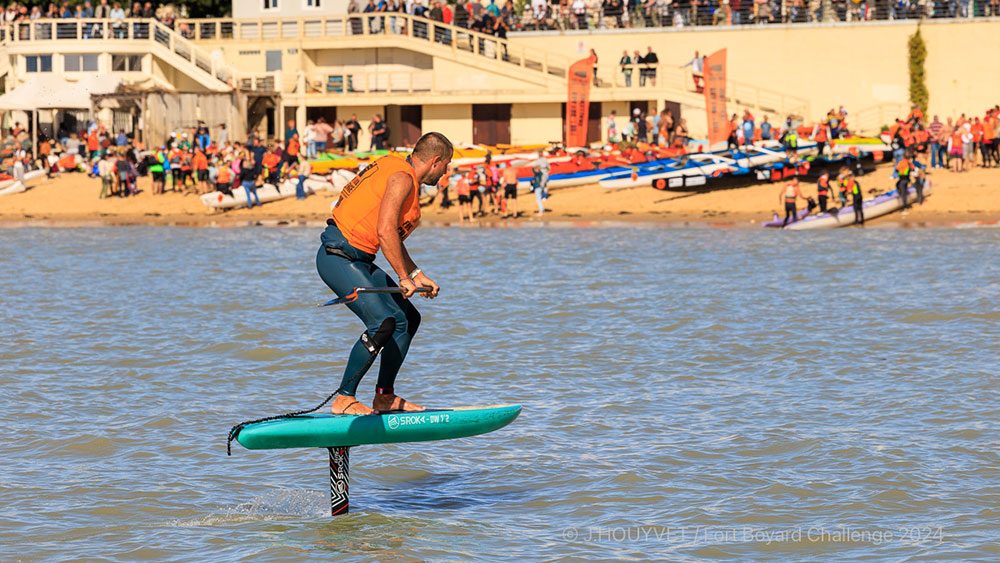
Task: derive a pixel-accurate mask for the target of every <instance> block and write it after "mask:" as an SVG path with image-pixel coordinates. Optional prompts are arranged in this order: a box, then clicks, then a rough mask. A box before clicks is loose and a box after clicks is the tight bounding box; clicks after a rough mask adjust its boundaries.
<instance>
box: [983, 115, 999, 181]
mask: <svg viewBox="0 0 1000 563" xmlns="http://www.w3.org/2000/svg"><path fill="white" fill-rule="evenodd" d="M995 125H996V124H995V122H994V119H993V113H992V112H986V117H985V118H984V119H983V144H982V151H983V167H984V168H992V167H993V166H994V164H993V162H992V161H993V144H994V143H995V142H996V126H995ZM996 165H997V166H1000V163H996Z"/></svg>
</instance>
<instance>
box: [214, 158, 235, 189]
mask: <svg viewBox="0 0 1000 563" xmlns="http://www.w3.org/2000/svg"><path fill="white" fill-rule="evenodd" d="M215 189H216V190H217V191H219V192H221V193H224V194H226V195H229V196H231V195H233V169H232V168H231V167H230V166H229V163H228V162H224V161H223V162H221V163H220V164H219V173H218V175H216V177H215Z"/></svg>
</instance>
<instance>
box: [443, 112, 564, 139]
mask: <svg viewBox="0 0 1000 563" xmlns="http://www.w3.org/2000/svg"><path fill="white" fill-rule="evenodd" d="M425 111H426V110H425ZM561 114H562V105H561V104H512V105H511V108H510V142H511V144H512V145H530V144H533V143H538V142H545V141H555V140H558V139H561V138H562V129H563V122H562V117H561Z"/></svg>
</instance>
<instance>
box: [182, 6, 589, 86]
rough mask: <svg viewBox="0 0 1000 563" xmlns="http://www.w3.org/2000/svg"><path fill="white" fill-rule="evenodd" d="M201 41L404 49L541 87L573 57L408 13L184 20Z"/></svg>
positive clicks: (554, 80)
mask: <svg viewBox="0 0 1000 563" xmlns="http://www.w3.org/2000/svg"><path fill="white" fill-rule="evenodd" d="M178 24H179V25H181V26H183V27H184V28H185V29H187V30H189V32H188V35H187V37H188V38H189V39H193V40H195V41H217V40H235V41H245V42H248V43H254V44H258V45H259V44H260V43H261V42H266V41H273V40H296V41H297V42H298V43H299V47H300V48H302V49H323V48H326V49H329V48H335V47H336V45H335V44H334V42H337V41H339V42H341V43H342V44H343V45H342V46H343V47H344V48H358V47H370V48H386V47H398V48H401V49H406V50H410V51H415V52H420V53H427V54H430V55H435V56H438V57H444V58H449V59H452V60H455V61H457V62H461V63H462V64H463V65H466V66H469V67H472V68H476V69H479V70H483V71H486V72H492V73H496V74H501V75H503V76H507V77H510V78H513V79H516V80H520V81H523V82H527V83H529V84H533V85H537V86H545V87H549V86H554V85H557V84H563V85H565V80H566V71H567V69H568V68H569V65H570V64H571V62H572V61H571V60H570V58H569V57H566V56H563V55H556V54H553V53H549V52H546V51H538V50H535V49H528V48H525V47H523V46H521V45H519V44H517V43H516V42H511V41H509V40H507V39H500V38H498V37H495V36H493V35H488V34H485V33H479V32H476V31H472V30H469V29H466V28H461V27H457V26H454V25H447V24H444V23H441V22H437V21H434V20H430V19H427V18H421V17H416V16H411V15H408V14H404V13H392V15H389V14H377V15H376V14H373V15H369V14H346V15H340V16H330V17H320V16H317V17H303V18H288V19H266V20H265V19H256V20H252V19H239V20H233V19H211V20H202V19H198V20H178Z"/></svg>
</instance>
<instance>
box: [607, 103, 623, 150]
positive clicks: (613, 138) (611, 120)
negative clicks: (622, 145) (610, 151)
mask: <svg viewBox="0 0 1000 563" xmlns="http://www.w3.org/2000/svg"><path fill="white" fill-rule="evenodd" d="M616 117H618V114H617V113H616V112H615V110H611V113H609V114H608V142H609V143H617V142H618V141H620V140H621V139H620V138H619V137H618V126H617V124H615V118H616Z"/></svg>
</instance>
